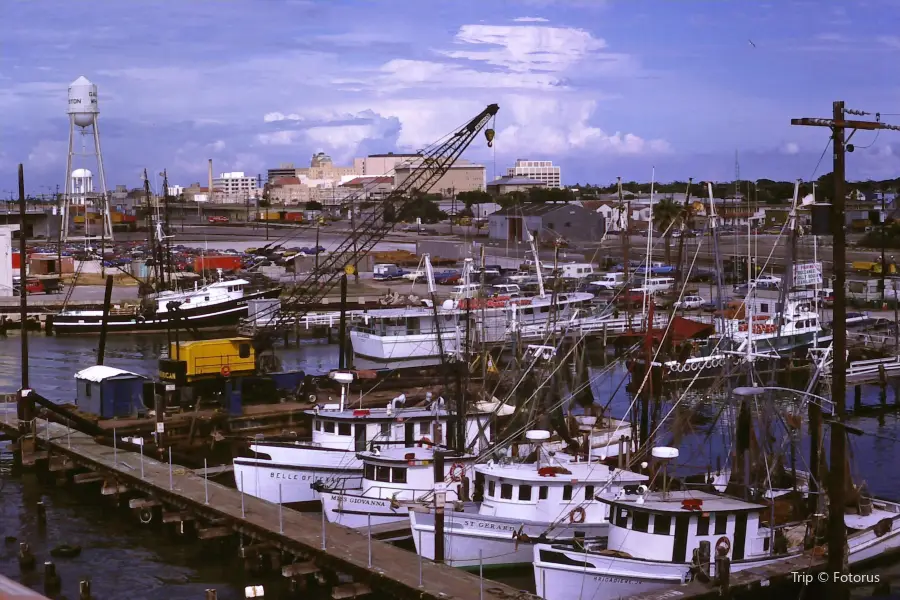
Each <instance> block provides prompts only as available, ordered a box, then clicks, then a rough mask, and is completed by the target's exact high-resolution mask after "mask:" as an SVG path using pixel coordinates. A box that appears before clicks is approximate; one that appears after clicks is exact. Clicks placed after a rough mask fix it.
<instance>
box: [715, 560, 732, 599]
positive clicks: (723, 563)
mask: <svg viewBox="0 0 900 600" xmlns="http://www.w3.org/2000/svg"><path fill="white" fill-rule="evenodd" d="M716 582H717V583H718V584H719V594H721V595H722V596H727V595H728V587H729V585H730V583H731V559H729V558H728V557H727V556H723V555H718V556H716Z"/></svg>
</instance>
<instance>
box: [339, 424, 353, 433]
mask: <svg viewBox="0 0 900 600" xmlns="http://www.w3.org/2000/svg"><path fill="white" fill-rule="evenodd" d="M338 435H350V423H338Z"/></svg>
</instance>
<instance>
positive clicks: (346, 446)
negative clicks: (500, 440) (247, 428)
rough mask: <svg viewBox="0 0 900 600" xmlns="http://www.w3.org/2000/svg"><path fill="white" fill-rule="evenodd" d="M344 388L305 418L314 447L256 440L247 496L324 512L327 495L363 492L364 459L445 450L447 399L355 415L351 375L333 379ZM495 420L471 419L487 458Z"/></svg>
mask: <svg viewBox="0 0 900 600" xmlns="http://www.w3.org/2000/svg"><path fill="white" fill-rule="evenodd" d="M332 378H333V379H335V381H338V382H339V383H340V384H341V401H340V403H339V404H338V403H334V404H325V405H324V406H317V407H316V408H314V409H311V410H307V411H305V412H306V414H307V415H309V417H310V419H311V421H312V436H311V439H308V440H298V439H283V438H276V439H263V440H254V441H253V442H252V443H251V444H250V446H249V455H248V456H239V457H236V458H235V459H234V461H233V462H234V478H235V484H236V485H237V487H238V489H239V490H241V491H242V492H243V493H245V494H249V495H251V496H255V497H257V498H262V499H263V500H267V501H269V502H275V503H281V504H286V505H292V506H295V507H297V508H312V509H317V508H319V507H320V506H321V504H320V500H319V491H320V490H322V489H328V490H331V491H336V490H353V489H359V488H360V487H362V484H363V475H364V473H363V461H362V459H360V458H359V456H358V453H360V452H364V451H366V450H374V448H375V447H379V448H382V449H383V448H385V447H389V446H391V445H395V446H402V447H404V448H410V447H414V446H417V445H420V446H421V447H425V446H431V445H434V444H437V445H442V444H443V443H444V440H445V438H446V437H447V436H448V427H449V425H450V424H451V423H453V422H455V415H454V413H453V412H452V411H451V410H449V409H447V408H446V407H445V406H444V401H443V399H442V398H437V399H432V396H431V394H430V393H428V394H426V397H425V405H424V406H421V407H410V408H403V407H401V405H405V403H406V396H405V395H404V394H401V395H400V396H397V397H396V398H394V399H393V400H392V401H391V402H390V404H388V405H387V406H385V407H384V408H370V409H369V408H367V409H353V408H349V407H348V406H347V405H346V397H347V390H348V387H349V384H350V383H351V382H352V380H353V375H352V374H351V373H341V372H335V373H332ZM490 419H491V415H490V414H489V413H482V412H470V413H469V414H467V415H466V416H465V424H464V427H465V439H466V446H467V447H471V448H472V449H473V451H475V452H479V451H480V450H481V449H483V448H485V447H486V446H487V444H488V440H489V439H490V435H491V425H490Z"/></svg>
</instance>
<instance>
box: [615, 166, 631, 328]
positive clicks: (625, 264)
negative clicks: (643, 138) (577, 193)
mask: <svg viewBox="0 0 900 600" xmlns="http://www.w3.org/2000/svg"><path fill="white" fill-rule="evenodd" d="M616 186H617V188H618V193H619V227H620V228H621V230H622V270H623V271H624V273H625V283H624V285H623V286H622V297H623V298H625V321H626V323H631V318H630V317H631V302H629V300H628V288H629V287H631V285H630V283H631V282H630V278H631V259H630V257H629V249H630V246H631V239H630V238H629V235H630V229H631V227H630V225H631V203H630V202H625V199H624V198H623V194H622V177H621V176H620V177H616ZM623 214H624V215H625V216H624V219H623V218H622V215H623Z"/></svg>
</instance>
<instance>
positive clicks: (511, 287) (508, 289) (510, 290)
mask: <svg viewBox="0 0 900 600" xmlns="http://www.w3.org/2000/svg"><path fill="white" fill-rule="evenodd" d="M491 293H493V294H495V295H497V296H509V297H510V298H516V297H518V296H519V295H521V294H522V288H520V287H519V286H517V285H516V284H514V283H498V284H496V285H492V286H491Z"/></svg>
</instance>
